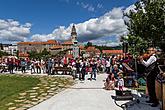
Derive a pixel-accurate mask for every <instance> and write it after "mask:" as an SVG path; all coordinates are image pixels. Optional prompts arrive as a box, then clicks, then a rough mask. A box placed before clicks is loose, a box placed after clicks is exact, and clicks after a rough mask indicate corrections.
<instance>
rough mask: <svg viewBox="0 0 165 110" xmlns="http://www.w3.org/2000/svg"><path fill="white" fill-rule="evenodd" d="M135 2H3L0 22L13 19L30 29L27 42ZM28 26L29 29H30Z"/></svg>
mask: <svg viewBox="0 0 165 110" xmlns="http://www.w3.org/2000/svg"><path fill="white" fill-rule="evenodd" d="M135 2H136V0H0V19H1V20H4V21H6V20H8V19H12V21H17V22H18V24H19V26H18V27H19V28H21V26H24V28H25V29H27V28H28V29H29V30H26V33H28V32H29V31H30V32H29V33H28V35H27V36H26V37H27V38H26V40H27V39H30V38H31V36H33V35H38V37H39V35H41V36H42V35H48V34H51V33H53V31H54V30H55V29H58V28H59V27H60V26H64V29H67V28H68V27H69V26H70V25H71V24H72V23H74V24H79V23H84V22H86V21H89V20H90V19H92V18H99V17H101V16H104V14H106V13H108V12H109V11H112V10H113V9H114V8H118V7H120V8H121V9H124V8H127V7H129V6H130V5H132V4H133V3H135ZM4 21H3V22H4ZM8 22H10V21H8ZM0 23H1V22H0ZM26 23H29V24H30V25H28V26H27V25H26ZM25 25H26V26H25ZM0 26H1V24H0ZM0 30H1V28H0ZM78 30H80V29H78ZM2 32H4V31H0V35H1V34H2ZM21 34H25V33H21ZM3 35H4V34H3ZM56 35H57V34H56ZM85 35H86V34H85ZM85 35H84V36H85ZM87 36H88V35H87ZM23 37H25V36H23ZM23 37H22V38H23ZM38 37H37V38H38ZM104 37H105V36H104ZM34 38H35V37H34ZM50 38H52V37H50ZM1 39H3V38H1ZM96 39H98V38H96ZM5 40H6V41H7V40H10V38H8V39H4V41H5ZM92 40H93V39H92ZM11 41H14V38H13V39H12V40H11ZM18 41H19V40H18Z"/></svg>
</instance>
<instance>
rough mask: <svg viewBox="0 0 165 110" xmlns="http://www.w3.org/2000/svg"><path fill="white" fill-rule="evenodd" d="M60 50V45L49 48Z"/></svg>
mask: <svg viewBox="0 0 165 110" xmlns="http://www.w3.org/2000/svg"><path fill="white" fill-rule="evenodd" d="M62 48H63V46H62V45H55V46H53V47H50V49H51V50H56V49H62Z"/></svg>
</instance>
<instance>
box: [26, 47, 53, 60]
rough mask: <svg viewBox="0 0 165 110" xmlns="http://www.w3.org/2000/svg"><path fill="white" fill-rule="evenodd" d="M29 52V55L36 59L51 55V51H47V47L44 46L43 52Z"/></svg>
mask: <svg viewBox="0 0 165 110" xmlns="http://www.w3.org/2000/svg"><path fill="white" fill-rule="evenodd" d="M28 54H29V56H30V58H31V59H32V58H34V59H41V58H44V59H45V58H46V57H48V56H49V55H50V52H49V51H47V50H46V49H45V48H44V50H43V51H42V52H39V53H38V52H37V51H30V52H28Z"/></svg>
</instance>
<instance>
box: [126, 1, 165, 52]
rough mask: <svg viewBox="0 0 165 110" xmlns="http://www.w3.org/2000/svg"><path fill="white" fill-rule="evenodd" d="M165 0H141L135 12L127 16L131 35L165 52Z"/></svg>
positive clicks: (132, 11) (136, 5)
mask: <svg viewBox="0 0 165 110" xmlns="http://www.w3.org/2000/svg"><path fill="white" fill-rule="evenodd" d="M164 4H165V0H139V1H138V2H136V3H135V7H136V8H135V10H131V11H130V14H125V16H126V17H128V18H129V19H130V20H129V21H130V22H126V21H125V23H126V25H127V26H128V30H129V35H133V36H139V37H141V38H142V39H143V40H146V41H147V42H149V44H150V45H152V46H158V47H160V48H162V49H163V50H164V51H165V46H164V45H165V5H164Z"/></svg>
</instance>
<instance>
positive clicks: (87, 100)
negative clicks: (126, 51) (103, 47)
mask: <svg viewBox="0 0 165 110" xmlns="http://www.w3.org/2000/svg"><path fill="white" fill-rule="evenodd" d="M88 77H89V76H86V79H87V78H88ZM105 78H106V74H99V75H98V76H97V80H96V81H94V80H92V81H90V80H85V81H77V84H75V85H74V86H73V87H71V88H69V89H66V90H64V91H63V92H60V93H59V94H57V95H55V96H53V97H51V98H50V99H48V100H46V101H44V102H42V103H40V104H38V105H36V106H34V107H32V108H31V109H29V110H122V108H120V107H118V106H117V105H116V104H115V103H114V100H113V99H112V97H111V96H113V95H115V91H114V90H111V91H107V90H104V89H103V84H104V81H103V80H104V79H105ZM143 99H144V98H143ZM143 99H142V98H141V99H140V100H143ZM145 100H146V99H145ZM145 100H143V102H145ZM117 103H119V105H121V104H124V103H130V102H128V101H118V102H117ZM126 110H159V107H157V108H152V107H150V106H149V105H147V104H143V103H140V104H132V106H130V107H128V108H127V109H126Z"/></svg>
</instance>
